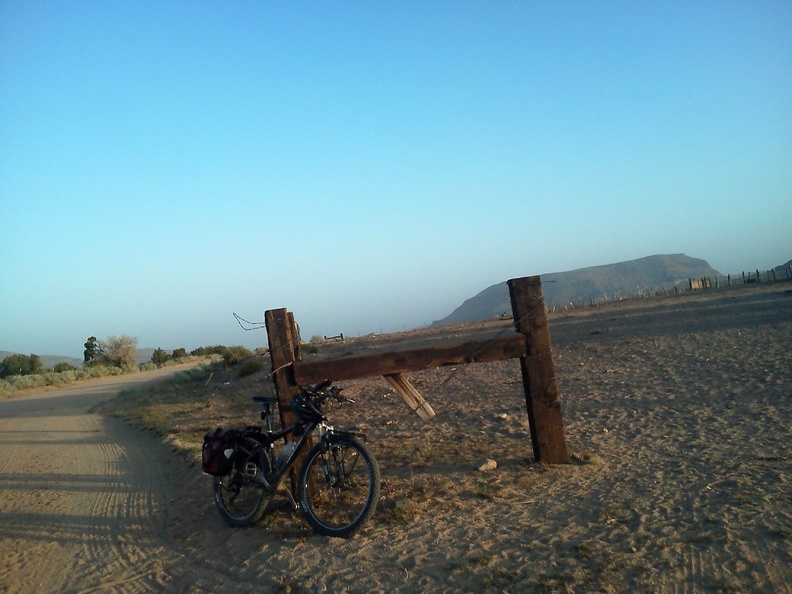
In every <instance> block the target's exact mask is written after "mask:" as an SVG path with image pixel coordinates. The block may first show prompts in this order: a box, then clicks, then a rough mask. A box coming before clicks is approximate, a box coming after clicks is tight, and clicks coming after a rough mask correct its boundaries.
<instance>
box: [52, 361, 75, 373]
mask: <svg viewBox="0 0 792 594" xmlns="http://www.w3.org/2000/svg"><path fill="white" fill-rule="evenodd" d="M76 370H77V368H76V367H75V366H74V365H69V364H68V363H66V361H62V362H60V363H55V365H54V366H53V367H52V371H54V372H55V373H64V372H66V371H76Z"/></svg>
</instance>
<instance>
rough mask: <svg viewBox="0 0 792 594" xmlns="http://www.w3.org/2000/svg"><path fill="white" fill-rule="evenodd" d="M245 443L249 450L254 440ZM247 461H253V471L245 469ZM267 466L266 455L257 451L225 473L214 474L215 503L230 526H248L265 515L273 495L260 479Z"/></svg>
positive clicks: (253, 444)
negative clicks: (251, 456)
mask: <svg viewBox="0 0 792 594" xmlns="http://www.w3.org/2000/svg"><path fill="white" fill-rule="evenodd" d="M245 445H246V446H247V449H248V451H250V450H251V449H252V448H253V447H255V445H257V444H255V443H254V442H252V441H248V442H247V443H246V444H245ZM249 463H252V464H254V465H255V472H245V467H246V465H248V464H249ZM268 469H269V463H268V461H267V459H266V456H265V455H263V454H259V455H258V456H254V457H253V459H250V460H249V459H247V457H245V458H244V459H242V460H239V461H238V462H237V463H235V464H234V466H233V468H232V469H231V470H230V471H229V473H228V474H226V475H224V476H215V477H214V482H213V489H214V500H215V504H216V505H217V509H218V511H219V512H220V515H221V516H222V517H223V519H224V520H225V521H226V522H227V523H228V524H229V525H230V526H234V527H237V528H243V527H245V526H250V525H251V524H254V523H255V522H258V521H259V520H260V519H261V517H262V516H263V515H264V512H265V510H266V508H267V503H268V502H269V500H270V498H271V497H272V491H271V489H270V488H269V486H268V485H267V484H265V483H264V482H263V481H262V478H263V477H264V476H266V475H267V470H268ZM249 470H250V467H249V466H248V471H249Z"/></svg>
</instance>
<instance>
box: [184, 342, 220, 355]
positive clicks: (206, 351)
mask: <svg viewBox="0 0 792 594" xmlns="http://www.w3.org/2000/svg"><path fill="white" fill-rule="evenodd" d="M227 350H228V348H227V347H224V346H223V345H221V344H218V345H215V346H205V347H199V348H197V349H195V350H193V351H190V354H191V355H194V356H196V357H206V356H207V355H220V356H223V355H224V354H225V352H226V351H227Z"/></svg>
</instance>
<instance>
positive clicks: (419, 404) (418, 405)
mask: <svg viewBox="0 0 792 594" xmlns="http://www.w3.org/2000/svg"><path fill="white" fill-rule="evenodd" d="M383 377H384V378H385V379H386V380H387V381H388V383H389V384H390V385H391V386H393V389H394V390H396V391H397V392H398V393H399V394H400V395H401V397H402V398H404V401H405V402H406V403H407V406H409V407H410V410H411V411H413V412H414V413H415V414H417V415H418V416H419V417H421V420H422V421H424V422H427V421H429V420H430V419H432V418H434V416H435V411H434V409H432V407H431V406H430V405H429V403H428V402H427V401H426V399H425V398H424V397H423V396H421V393H420V392H419V391H418V390H416V389H415V386H413V385H412V384H411V383H410V380H408V379H407V378H406V377H404V376H403V375H402V374H401V373H391V374H389V375H386V376H383Z"/></svg>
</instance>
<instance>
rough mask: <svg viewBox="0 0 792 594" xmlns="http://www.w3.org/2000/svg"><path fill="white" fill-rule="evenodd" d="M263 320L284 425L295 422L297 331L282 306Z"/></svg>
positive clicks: (293, 481)
mask: <svg viewBox="0 0 792 594" xmlns="http://www.w3.org/2000/svg"><path fill="white" fill-rule="evenodd" d="M264 323H265V325H266V328H267V341H268V343H269V350H270V359H271V360H272V381H273V383H274V384H275V391H276V393H277V395H278V411H279V413H280V419H281V426H282V427H288V426H290V425H292V424H294V423H296V422H297V415H296V414H295V413H294V411H293V410H292V409H291V399H292V398H293V397H294V396H295V395H296V394H297V393H298V392H299V391H300V390H299V388H298V387H297V383H296V382H295V380H294V369H293V368H292V365H291V364H292V363H293V362H294V361H298V360H299V359H300V332H299V330H298V328H297V324H296V323H295V321H294V314H292V313H291V312H288V311H286V309H272V310H267V311H265V312H264ZM309 445H310V442H309ZM297 468H299V464H295V466H294V467H293V468H292V472H291V485H292V492H293V493H294V494H295V495H296V494H297Z"/></svg>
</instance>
